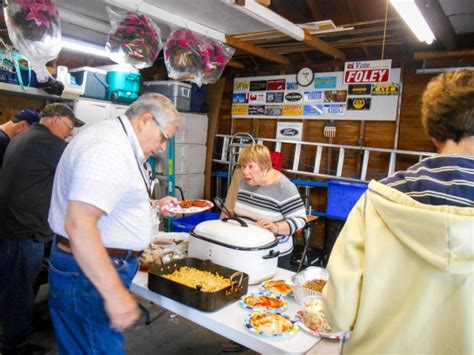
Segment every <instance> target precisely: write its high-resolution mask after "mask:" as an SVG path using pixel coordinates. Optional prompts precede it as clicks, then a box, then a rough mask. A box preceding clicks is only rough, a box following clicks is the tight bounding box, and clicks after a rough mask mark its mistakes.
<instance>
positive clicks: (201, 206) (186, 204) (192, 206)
mask: <svg viewBox="0 0 474 355" xmlns="http://www.w3.org/2000/svg"><path fill="white" fill-rule="evenodd" d="M212 207H214V204H213V203H212V202H211V201H207V200H182V201H178V204H176V205H168V206H167V207H166V209H167V210H168V211H170V212H172V213H182V214H186V213H198V212H203V211H206V210H208V209H210V208H212Z"/></svg>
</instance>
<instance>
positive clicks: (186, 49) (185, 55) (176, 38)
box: [164, 29, 203, 82]
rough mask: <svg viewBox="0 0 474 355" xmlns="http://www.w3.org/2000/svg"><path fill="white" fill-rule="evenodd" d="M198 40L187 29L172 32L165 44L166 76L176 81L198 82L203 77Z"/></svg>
mask: <svg viewBox="0 0 474 355" xmlns="http://www.w3.org/2000/svg"><path fill="white" fill-rule="evenodd" d="M199 46H200V39H199V38H198V36H197V35H196V34H194V33H193V32H192V31H190V30H187V29H179V30H176V31H173V32H172V33H171V35H170V36H169V38H168V40H167V41H166V43H165V47H164V55H165V65H166V70H167V71H168V76H169V77H170V78H172V79H176V80H188V81H194V82H198V81H200V80H201V77H202V75H203V73H202V70H203V63H202V59H201V54H200V52H201V50H200V47H199Z"/></svg>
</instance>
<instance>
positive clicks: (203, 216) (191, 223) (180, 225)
mask: <svg viewBox="0 0 474 355" xmlns="http://www.w3.org/2000/svg"><path fill="white" fill-rule="evenodd" d="M219 217H220V214H219V213H213V212H202V213H196V214H193V215H191V216H187V217H182V218H176V219H175V221H174V222H173V227H174V231H175V232H190V231H191V230H192V229H193V228H194V227H196V226H197V225H198V224H199V223H201V222H204V221H210V220H212V219H219Z"/></svg>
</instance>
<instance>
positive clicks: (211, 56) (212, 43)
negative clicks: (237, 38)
mask: <svg viewBox="0 0 474 355" xmlns="http://www.w3.org/2000/svg"><path fill="white" fill-rule="evenodd" d="M200 48H201V57H202V59H203V76H202V79H201V81H202V83H203V84H214V83H215V82H216V81H217V80H219V78H220V77H221V75H222V73H223V71H224V69H225V66H226V64H227V63H228V62H229V60H230V58H232V55H233V54H234V52H235V49H234V48H232V47H230V46H228V45H226V44H224V43H222V42H219V41H216V40H212V39H210V38H207V37H203V39H202V42H201V46H200Z"/></svg>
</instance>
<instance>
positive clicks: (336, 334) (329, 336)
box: [295, 310, 348, 340]
mask: <svg viewBox="0 0 474 355" xmlns="http://www.w3.org/2000/svg"><path fill="white" fill-rule="evenodd" d="M303 314H304V311H303V310H301V311H298V312H296V314H295V321H296V324H298V327H300V328H301V329H303V330H304V331H306V332H308V333H310V334H312V335H314V336H317V337H320V338H326V339H335V340H341V339H342V337H343V336H344V333H346V332H334V333H326V332H319V331H317V330H312V329H310V328H308V327H307V326H306V325H305V324H304V322H303ZM347 337H348V336H347V335H346V338H347Z"/></svg>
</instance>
